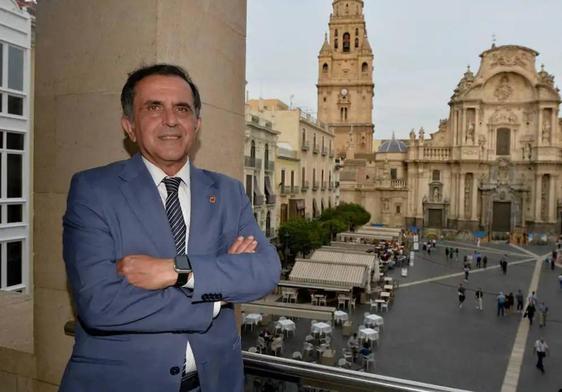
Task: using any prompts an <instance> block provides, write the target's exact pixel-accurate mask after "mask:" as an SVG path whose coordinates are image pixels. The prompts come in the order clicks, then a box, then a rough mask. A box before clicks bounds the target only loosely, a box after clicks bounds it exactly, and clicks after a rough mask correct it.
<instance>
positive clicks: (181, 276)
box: [174, 255, 192, 287]
mask: <svg viewBox="0 0 562 392" xmlns="http://www.w3.org/2000/svg"><path fill="white" fill-rule="evenodd" d="M174 270H175V271H176V272H177V273H178V279H177V280H176V284H175V286H176V287H182V286H185V284H186V283H187V279H188V278H189V274H190V273H191V271H192V270H191V262H190V261H189V257H187V255H177V256H176V257H175V258H174Z"/></svg>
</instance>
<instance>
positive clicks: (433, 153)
mask: <svg viewBox="0 0 562 392" xmlns="http://www.w3.org/2000/svg"><path fill="white" fill-rule="evenodd" d="M450 157H451V148H450V147H424V148H423V158H422V159H424V160H429V161H447V160H449V159H450Z"/></svg>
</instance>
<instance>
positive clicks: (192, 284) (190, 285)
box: [183, 272, 195, 289]
mask: <svg viewBox="0 0 562 392" xmlns="http://www.w3.org/2000/svg"><path fill="white" fill-rule="evenodd" d="M183 287H185V288H187V289H192V288H194V287H195V277H194V276H193V272H191V274H189V280H188V281H187V283H186V284H185V285H183Z"/></svg>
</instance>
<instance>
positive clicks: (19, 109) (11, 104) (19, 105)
mask: <svg viewBox="0 0 562 392" xmlns="http://www.w3.org/2000/svg"><path fill="white" fill-rule="evenodd" d="M8 113H10V114H16V115H18V116H22V115H23V98H22V97H15V96H13V95H8Z"/></svg>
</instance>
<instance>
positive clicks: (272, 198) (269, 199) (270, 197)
mask: <svg viewBox="0 0 562 392" xmlns="http://www.w3.org/2000/svg"><path fill="white" fill-rule="evenodd" d="M265 199H266V200H265V202H266V203H267V204H275V203H276V202H277V195H267V196H266V198H265Z"/></svg>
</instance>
